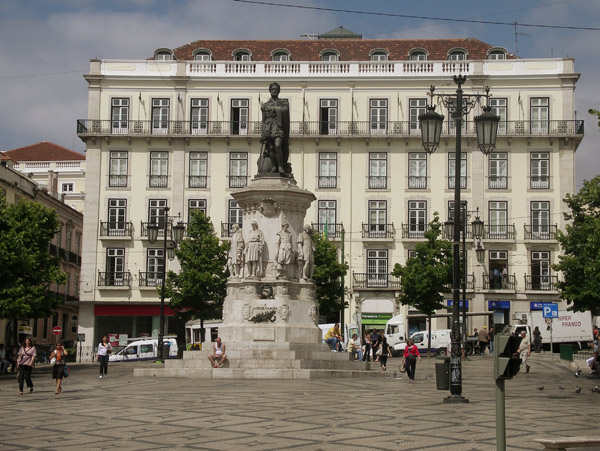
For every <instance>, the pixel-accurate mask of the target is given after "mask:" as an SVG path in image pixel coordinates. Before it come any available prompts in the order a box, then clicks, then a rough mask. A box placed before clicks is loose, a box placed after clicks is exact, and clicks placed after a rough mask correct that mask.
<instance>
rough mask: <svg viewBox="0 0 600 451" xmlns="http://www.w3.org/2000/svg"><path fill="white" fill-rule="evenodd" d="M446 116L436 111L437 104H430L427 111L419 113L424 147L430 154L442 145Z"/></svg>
mask: <svg viewBox="0 0 600 451" xmlns="http://www.w3.org/2000/svg"><path fill="white" fill-rule="evenodd" d="M443 123H444V116H443V115H441V114H438V113H436V112H435V106H428V107H427V112H425V113H423V114H421V115H419V125H420V127H421V140H422V142H423V148H424V149H425V151H426V152H427V153H429V154H431V153H433V152H435V150H436V149H437V147H438V146H439V145H440V137H441V136H442V125H443Z"/></svg>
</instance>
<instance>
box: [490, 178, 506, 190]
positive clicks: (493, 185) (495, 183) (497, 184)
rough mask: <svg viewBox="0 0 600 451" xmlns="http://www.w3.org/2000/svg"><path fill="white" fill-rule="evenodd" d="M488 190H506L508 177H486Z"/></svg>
mask: <svg viewBox="0 0 600 451" xmlns="http://www.w3.org/2000/svg"><path fill="white" fill-rule="evenodd" d="M488 188H489V189H507V188H508V177H506V176H505V175H495V176H492V175H491V176H489V177H488Z"/></svg>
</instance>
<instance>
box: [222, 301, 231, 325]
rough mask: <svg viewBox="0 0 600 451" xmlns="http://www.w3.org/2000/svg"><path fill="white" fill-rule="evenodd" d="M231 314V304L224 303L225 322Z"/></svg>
mask: <svg viewBox="0 0 600 451" xmlns="http://www.w3.org/2000/svg"><path fill="white" fill-rule="evenodd" d="M230 313H231V303H230V302H228V301H225V302H223V321H226V320H227V317H228V316H229V314H230Z"/></svg>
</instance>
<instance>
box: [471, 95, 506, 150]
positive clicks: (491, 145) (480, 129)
mask: <svg viewBox="0 0 600 451" xmlns="http://www.w3.org/2000/svg"><path fill="white" fill-rule="evenodd" d="M491 110H492V108H491V107H484V108H483V114H481V115H479V116H477V117H476V118H475V129H476V131H477V144H478V146H479V150H481V152H483V154H484V155H489V154H490V153H492V152H493V150H494V149H495V148H496V138H497V137H498V124H499V122H500V117H499V116H496V115H495V114H493V113H492V111H491Z"/></svg>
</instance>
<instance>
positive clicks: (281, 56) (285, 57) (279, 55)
mask: <svg viewBox="0 0 600 451" xmlns="http://www.w3.org/2000/svg"><path fill="white" fill-rule="evenodd" d="M271 58H273V61H289V60H290V59H291V58H290V52H289V51H287V50H285V49H277V50H274V51H273V52H271Z"/></svg>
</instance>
